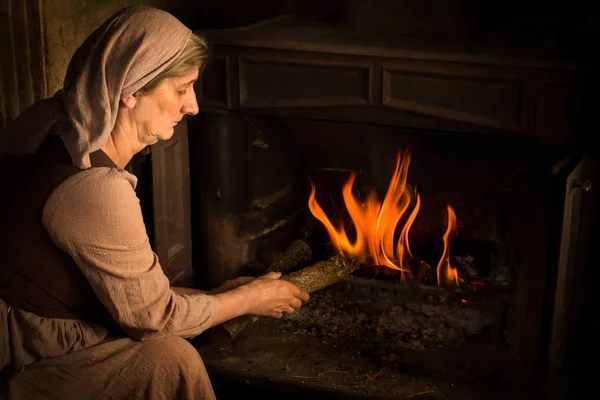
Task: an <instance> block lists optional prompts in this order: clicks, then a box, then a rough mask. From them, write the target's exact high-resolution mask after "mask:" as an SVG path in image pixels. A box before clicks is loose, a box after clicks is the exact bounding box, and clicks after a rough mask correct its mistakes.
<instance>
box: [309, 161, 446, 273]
mask: <svg viewBox="0 0 600 400" xmlns="http://www.w3.org/2000/svg"><path fill="white" fill-rule="evenodd" d="M410 159H411V155H410V153H409V152H405V153H404V154H402V153H401V152H400V151H399V152H398V153H397V158H396V167H395V169H394V173H393V175H392V178H391V180H390V184H389V187H388V190H387V193H386V195H385V197H384V199H383V202H381V201H380V200H379V198H378V196H377V194H376V193H375V190H372V191H371V192H370V193H369V195H368V196H367V198H366V200H364V201H361V200H360V199H359V198H357V197H356V196H355V195H354V193H353V188H354V182H355V181H356V174H355V173H354V172H353V173H351V174H350V176H349V178H348V179H347V180H346V182H345V183H344V186H343V188H342V198H343V200H344V205H345V207H346V210H347V211H348V214H349V216H350V219H351V220H352V223H353V225H354V228H355V238H354V241H352V240H351V239H350V238H349V237H348V235H347V233H346V229H345V227H344V224H343V223H340V224H339V226H337V227H336V226H334V224H333V223H332V222H331V221H330V220H329V218H328V217H327V215H326V214H325V212H324V211H323V209H322V208H321V206H320V205H319V203H318V202H317V200H316V198H315V197H316V188H315V184H314V182H313V181H312V180H311V181H310V184H311V193H310V196H309V199H308V207H309V209H310V211H311V213H312V214H313V216H314V217H315V218H316V219H318V220H319V221H320V222H321V223H322V224H323V226H324V227H325V229H326V230H327V233H328V234H329V237H330V239H331V241H332V243H333V244H334V246H335V247H336V249H337V250H338V251H339V252H341V253H343V254H344V255H346V256H350V257H356V258H358V259H360V260H361V261H362V262H364V261H365V260H366V259H367V258H369V259H370V261H371V262H373V263H374V264H375V265H381V266H386V267H389V268H392V269H395V270H398V271H400V272H401V279H402V281H403V282H405V281H406V280H407V278H408V277H410V271H411V264H416V263H415V257H414V256H413V253H412V251H411V249H410V244H409V232H410V229H411V226H412V225H413V223H414V221H415V219H416V217H417V214H418V212H419V209H420V206H421V198H420V196H419V194H418V193H417V191H416V188H415V189H414V194H413V195H414V196H415V202H414V203H415V204H414V207H412V209H411V192H410V190H409V189H408V188H407V185H406V183H407V175H408V167H409V165H410ZM403 217H404V219H405V220H406V222H405V223H404V225H403V226H402V227H401V229H400V234H399V236H398V238H397V239H396V236H397V235H396V232H397V229H398V224H399V222H400V221H401V220H402V219H403ZM455 228H456V216H455V215H454V211H453V210H452V208H451V207H450V206H448V229H447V231H446V234H445V235H444V253H443V255H442V258H441V260H440V263H439V265H438V268H437V271H438V282H439V283H440V282H444V283H445V282H450V281H456V283H458V274H457V273H456V270H454V269H453V268H452V267H451V266H450V264H449V259H450V253H449V236H450V232H451V231H452V230H453V229H455ZM446 273H449V274H451V275H448V276H447V277H446V275H444V274H446ZM440 274H442V275H443V277H444V280H443V281H441V280H440V279H439V277H440ZM440 284H441V283H440Z"/></svg>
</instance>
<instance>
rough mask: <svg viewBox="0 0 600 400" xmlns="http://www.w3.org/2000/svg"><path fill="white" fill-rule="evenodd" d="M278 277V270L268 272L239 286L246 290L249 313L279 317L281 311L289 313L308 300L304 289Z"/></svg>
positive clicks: (281, 314) (279, 275)
mask: <svg viewBox="0 0 600 400" xmlns="http://www.w3.org/2000/svg"><path fill="white" fill-rule="evenodd" d="M280 277H281V273H280V272H270V273H268V274H266V275H263V276H261V277H259V278H256V279H254V280H251V281H250V282H248V283H246V284H245V285H243V286H242V287H240V289H242V290H245V292H246V300H247V306H248V313H249V314H254V315H260V316H266V317H275V318H281V317H282V316H283V313H287V314H291V313H293V312H294V311H295V310H296V309H298V308H300V307H301V306H302V304H303V302H307V301H308V299H309V295H308V293H307V292H306V291H305V290H302V289H300V288H299V287H298V286H296V285H294V284H293V283H290V282H288V281H285V280H280V279H279V278H280Z"/></svg>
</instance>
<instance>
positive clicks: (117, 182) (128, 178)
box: [55, 167, 137, 194]
mask: <svg viewBox="0 0 600 400" xmlns="http://www.w3.org/2000/svg"><path fill="white" fill-rule="evenodd" d="M136 185H137V177H136V176H135V175H133V174H131V173H129V172H127V171H126V170H124V169H120V168H111V167H95V168H88V169H85V170H82V171H80V172H78V173H76V174H75V175H73V176H71V177H69V178H68V179H66V180H65V181H64V182H63V183H62V184H60V185H59V186H58V187H57V188H56V190H55V192H56V191H59V192H62V193H63V194H64V193H66V192H70V191H72V190H74V189H75V191H76V192H79V193H81V192H82V191H83V192H84V193H85V192H86V191H90V192H105V191H111V192H113V191H115V190H119V191H122V192H124V193H127V192H135V187H136Z"/></svg>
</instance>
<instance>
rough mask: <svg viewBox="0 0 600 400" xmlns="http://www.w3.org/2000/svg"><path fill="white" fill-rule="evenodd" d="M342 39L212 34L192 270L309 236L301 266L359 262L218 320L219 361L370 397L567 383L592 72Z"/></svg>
mask: <svg viewBox="0 0 600 400" xmlns="http://www.w3.org/2000/svg"><path fill="white" fill-rule="evenodd" d="M339 34H340V33H339V31H337V30H333V31H332V30H328V29H327V27H326V26H325V27H324V26H322V25H310V24H308V23H307V22H306V21H302V23H299V22H298V21H295V20H293V19H286V18H279V19H276V20H274V21H271V22H270V23H264V24H259V25H257V26H254V27H247V28H241V29H233V30H228V31H221V32H211V33H209V34H208V35H209V39H210V40H211V41H212V43H213V46H214V48H213V50H214V59H213V61H212V63H211V65H210V66H209V67H208V68H207V70H206V72H205V74H204V75H203V79H202V82H201V84H200V85H198V87H197V94H198V97H199V99H200V100H201V103H202V104H201V109H202V112H201V113H200V114H199V115H198V116H197V117H195V118H192V119H191V120H190V169H191V171H190V172H191V182H192V184H191V190H192V204H193V207H192V211H193V213H192V215H193V221H192V224H193V232H194V252H195V254H194V258H195V260H197V261H195V264H196V265H202V266H203V267H202V268H200V269H199V270H198V273H199V275H200V280H199V282H200V283H201V285H204V286H206V287H208V286H214V285H217V284H218V283H220V282H222V281H223V280H225V279H228V278H231V277H234V276H238V275H241V274H252V275H258V274H260V273H262V272H264V271H265V270H266V269H267V268H268V267H269V265H271V263H272V262H273V260H274V259H276V258H277V256H278V255H280V254H281V253H283V252H284V251H285V250H286V248H287V247H288V246H289V245H290V244H291V243H292V242H294V241H297V240H302V241H304V242H306V244H308V246H309V247H310V249H311V254H312V257H311V258H310V260H308V261H306V260H305V262H303V263H301V264H299V265H297V266H296V269H301V268H303V267H305V266H307V265H310V264H314V263H316V262H318V261H319V260H324V259H327V258H329V257H331V256H332V255H334V254H338V253H343V254H345V255H347V256H348V257H358V258H359V259H360V267H359V268H358V269H357V270H355V271H354V272H353V273H352V275H351V276H350V277H348V278H347V279H343V280H341V281H339V282H337V283H335V284H333V285H331V286H329V287H327V288H325V289H322V290H320V291H317V292H315V293H313V294H312V297H311V301H310V302H309V303H308V304H307V305H306V306H305V307H303V308H302V309H300V310H299V311H297V312H296V313H295V314H294V315H291V316H289V317H285V318H283V319H282V320H271V319H264V318H263V319H259V320H258V321H256V322H255V323H253V324H249V325H248V326H247V327H246V328H245V329H244V330H242V332H241V333H240V334H239V335H237V336H235V337H234V338H232V337H230V336H229V335H228V334H227V333H226V332H225V331H223V330H218V329H216V330H213V331H211V332H209V334H207V335H204V336H203V338H202V339H201V340H202V342H201V343H200V342H199V343H198V347H199V349H200V351H201V353H202V355H203V357H204V359H205V362H206V364H207V367H208V368H209V370H211V369H212V371H217V372H219V373H225V374H230V375H232V376H236V377H238V378H239V379H241V380H255V379H259V380H268V381H269V380H270V381H275V382H278V383H279V384H285V385H296V386H299V387H304V388H312V389H318V390H319V391H322V392H323V393H327V392H331V391H333V392H336V393H346V394H352V395H361V396H371V397H378V396H379V397H382V396H388V397H391V398H490V399H493V398H505V397H503V396H507V395H511V396H515V397H518V396H531V395H534V394H538V392H537V391H539V390H540V387H542V386H543V385H544V384H546V383H547V382H548V381H549V380H551V379H555V380H556V386H552V388H553V389H554V388H559V389H561V388H562V385H564V379H565V378H564V376H562V375H561V370H562V368H564V366H565V363H566V362H567V361H566V357H567V356H566V351H567V350H565V349H567V348H568V347H569V346H570V345H569V343H568V342H567V339H566V338H568V337H570V335H571V334H572V333H573V332H572V329H571V326H569V325H567V324H566V323H565V321H567V320H568V319H569V318H571V317H572V316H573V311H572V310H573V308H577V307H578V304H579V303H580V301H581V299H580V298H579V297H577V296H573V295H572V294H573V293H575V292H577V289H576V288H577V285H579V284H581V282H580V280H581V271H582V268H583V266H584V264H585V259H584V257H583V255H582V254H584V252H585V249H586V247H587V241H588V240H589V237H586V235H587V234H588V232H589V231H588V230H587V229H588V227H586V226H585V225H582V221H585V219H586V218H588V217H591V214H590V212H591V209H590V208H589V205H590V204H593V198H594V197H593V196H594V190H593V189H592V188H593V182H594V180H595V173H596V172H595V171H596V167H595V162H594V161H593V160H592V159H590V158H589V157H586V156H585V154H581V153H580V152H576V151H574V147H573V146H572V145H573V141H574V139H575V136H574V135H575V133H576V132H577V131H578V125H577V121H578V115H577V110H578V108H577V106H576V104H577V101H578V99H579V97H578V93H579V88H580V85H581V79H582V72H581V70H580V69H579V67H578V66H577V64H571V63H567V62H564V61H562V60H561V61H558V60H555V59H539V58H535V59H532V58H527V57H522V56H519V55H515V54H511V55H510V57H509V56H508V55H504V54H502V53H496V52H494V53H491V54H487V53H481V52H472V51H473V50H474V49H466V48H464V49H461V50H460V51H459V50H457V49H456V48H442V49H439V48H435V49H433V48H431V47H427V46H426V45H425V44H423V43H421V44H415V43H414V41H413V42H410V43H408V42H407V43H404V45H406V46H408V47H402V45H399V44H398V43H396V44H382V43H377V46H375V45H373V44H372V43H368V42H361V41H360V40H357V39H356V38H352V39H351V40H350V39H349V38H348V37H343V36H339ZM336 35H337V36H336ZM413 46H415V47H413ZM467 50H469V51H467ZM386 194H387V195H386ZM369 199H370V201H371V203H370V205H368V204H365V205H361V204H362V203H364V202H367V201H368V200H369ZM586 213H587V214H586ZM361 243H362V244H361ZM217 372H215V373H217ZM419 396H420V397H419Z"/></svg>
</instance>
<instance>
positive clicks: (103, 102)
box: [8, 6, 191, 169]
mask: <svg viewBox="0 0 600 400" xmlns="http://www.w3.org/2000/svg"><path fill="white" fill-rule="evenodd" d="M190 34H191V30H190V29H188V28H187V27H186V26H185V25H183V24H182V23H181V22H180V21H179V20H178V19H177V18H175V17H174V16H173V15H171V14H169V13H167V12H166V11H162V10H159V9H156V8H151V7H147V6H131V7H126V8H124V9H122V10H120V11H118V12H117V13H115V14H113V15H112V16H111V17H110V18H109V19H108V20H106V21H105V22H104V23H103V24H102V25H101V26H99V27H98V28H97V29H96V30H95V31H94V32H92V34H91V35H90V36H89V37H88V38H87V39H86V40H85V41H84V42H83V44H82V45H81V46H80V47H79V48H78V49H77V51H76V52H75V54H74V55H73V57H72V58H71V61H70V62H69V66H68V68H67V73H66V76H65V80H64V83H63V88H62V89H61V90H59V91H58V92H57V93H56V94H55V95H54V96H52V97H50V98H47V99H43V100H40V101H38V102H36V103H34V104H33V105H32V106H31V107H29V108H28V109H26V110H25V111H24V112H23V113H22V114H21V115H20V116H19V117H18V118H17V119H16V120H15V121H14V123H13V125H12V126H11V128H10V131H9V133H8V135H9V136H8V139H9V151H10V153H12V154H32V153H35V151H36V150H37V149H38V148H39V147H40V146H41V144H42V143H43V142H44V140H45V139H46V137H48V135H51V134H52V135H54V134H58V135H60V136H61V137H62V140H63V142H64V144H65V147H66V148H67V150H68V152H69V154H70V155H71V159H72V161H73V165H74V166H76V167H78V168H81V169H85V168H89V167H90V166H91V164H90V157H89V155H90V153H92V152H94V151H96V150H98V149H100V148H101V147H102V146H103V145H104V144H105V143H106V142H107V140H108V138H109V137H110V134H111V132H112V130H113V128H114V126H115V123H116V119H117V111H118V110H119V105H120V101H121V99H123V98H125V97H128V96H130V95H132V94H134V93H135V92H136V91H137V90H139V89H141V88H142V87H144V85H146V84H147V83H148V82H150V81H151V80H152V79H153V78H155V77H156V76H157V75H158V74H159V73H161V72H162V71H163V70H164V69H165V68H167V67H168V66H169V65H170V64H171V63H172V62H173V61H174V60H175V59H177V57H178V56H179V55H180V54H181V51H182V50H183V48H184V46H185V44H186V42H187V40H188V38H189V37H190Z"/></svg>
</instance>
